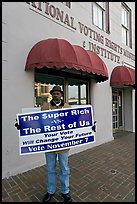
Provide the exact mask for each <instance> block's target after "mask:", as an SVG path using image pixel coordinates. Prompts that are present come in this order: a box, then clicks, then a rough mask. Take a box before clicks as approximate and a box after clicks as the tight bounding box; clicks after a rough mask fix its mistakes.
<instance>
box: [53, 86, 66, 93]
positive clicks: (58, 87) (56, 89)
mask: <svg viewBox="0 0 137 204" xmlns="http://www.w3.org/2000/svg"><path fill="white" fill-rule="evenodd" d="M53 91H60V92H61V93H62V94H63V91H62V90H61V87H60V86H58V85H56V86H54V87H53V88H52V90H51V91H50V94H52V93H53Z"/></svg>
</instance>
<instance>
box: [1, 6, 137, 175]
mask: <svg viewBox="0 0 137 204" xmlns="http://www.w3.org/2000/svg"><path fill="white" fill-rule="evenodd" d="M54 85H60V86H61V87H62V89H63V90H64V100H65V101H66V102H68V103H69V104H70V105H72V106H75V105H84V104H92V106H93V113H94V119H95V120H96V121H97V132H96V134H95V135H96V142H95V143H92V144H88V145H84V146H82V147H76V148H72V149H71V150H70V154H75V153H76V152H80V151H83V150H85V149H87V148H92V147H94V146H98V145H100V144H103V143H106V142H108V141H111V140H113V139H114V134H115V132H117V131H120V130H121V131H122V130H126V131H132V132H135V2H125V3H124V2H3V3H2V177H3V178H5V177H9V176H12V175H16V174H18V173H21V172H24V171H27V170H29V169H32V168H35V167H38V166H41V165H43V164H44V163H45V157H44V154H35V155H25V156H20V155H19V136H18V131H17V130H16V128H15V126H14V124H15V119H16V117H17V114H18V113H21V112H22V111H23V109H24V108H34V107H38V108H40V107H41V105H42V103H43V102H44V101H50V99H51V95H50V93H49V91H50V89H51V88H52V87H53V86H54Z"/></svg>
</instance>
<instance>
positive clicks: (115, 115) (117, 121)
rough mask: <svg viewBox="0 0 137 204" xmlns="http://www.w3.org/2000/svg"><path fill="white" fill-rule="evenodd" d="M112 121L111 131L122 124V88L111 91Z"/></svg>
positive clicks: (114, 130)
mask: <svg viewBox="0 0 137 204" xmlns="http://www.w3.org/2000/svg"><path fill="white" fill-rule="evenodd" d="M112 122H113V132H116V131H117V130H118V129H120V128H122V126H123V118H122V90H113V92H112Z"/></svg>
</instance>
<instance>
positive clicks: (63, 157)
mask: <svg viewBox="0 0 137 204" xmlns="http://www.w3.org/2000/svg"><path fill="white" fill-rule="evenodd" d="M45 155H46V181H47V192H48V193H51V194H52V193H55V191H56V175H57V172H56V163H57V155H58V160H59V165H60V174H59V176H60V192H61V193H64V194H66V193H69V176H70V168H69V163H68V156H69V151H68V152H63V153H58V154H56V153H52V152H50V153H45Z"/></svg>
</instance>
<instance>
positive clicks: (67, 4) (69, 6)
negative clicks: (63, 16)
mask: <svg viewBox="0 0 137 204" xmlns="http://www.w3.org/2000/svg"><path fill="white" fill-rule="evenodd" d="M62 3H63V4H65V5H66V6H67V7H68V8H71V2H62Z"/></svg>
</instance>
